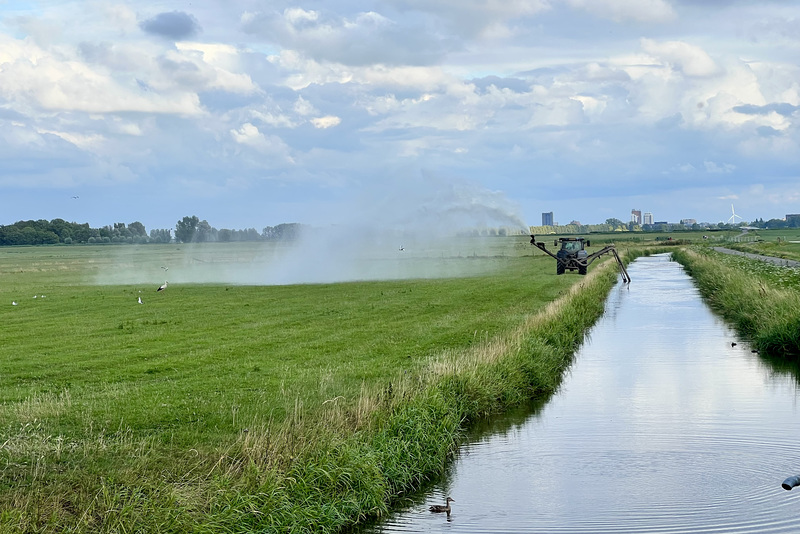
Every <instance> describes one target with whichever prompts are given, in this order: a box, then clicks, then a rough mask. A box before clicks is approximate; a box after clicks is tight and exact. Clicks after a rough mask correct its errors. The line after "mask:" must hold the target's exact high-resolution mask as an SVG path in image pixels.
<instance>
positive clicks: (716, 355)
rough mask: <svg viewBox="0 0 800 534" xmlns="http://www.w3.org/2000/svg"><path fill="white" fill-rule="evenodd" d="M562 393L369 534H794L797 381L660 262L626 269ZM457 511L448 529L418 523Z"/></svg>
mask: <svg viewBox="0 0 800 534" xmlns="http://www.w3.org/2000/svg"><path fill="white" fill-rule="evenodd" d="M628 270H629V273H630V275H631V277H632V279H633V283H631V284H630V286H625V285H623V284H618V285H617V286H616V287H615V288H614V289H613V290H612V292H611V294H610V295H609V299H608V302H607V305H606V312H605V314H604V316H603V317H602V319H601V320H600V321H598V323H597V324H596V325H595V327H594V328H593V329H592V330H591V331H590V333H589V335H588V337H587V339H586V342H585V343H584V345H583V347H582V348H581V350H580V352H579V353H578V354H577V355H576V358H575V362H574V364H573V366H572V367H571V368H570V370H569V371H568V373H567V375H566V376H565V379H564V382H563V385H562V387H561V388H560V390H559V391H558V392H557V393H556V394H555V395H554V396H553V397H551V398H550V399H548V400H547V401H546V402H544V403H543V404H541V405H539V406H533V407H529V408H528V409H527V411H526V412H524V413H514V414H509V415H508V416H505V417H503V418H499V419H496V420H493V421H491V422H489V423H487V426H486V428H483V429H478V430H477V431H476V433H475V435H474V436H473V439H472V440H470V441H469V443H467V444H465V445H464V446H463V447H462V449H461V451H460V453H459V456H458V458H457V459H456V460H455V461H454V463H453V465H452V467H451V469H450V471H449V473H448V474H447V476H445V477H444V478H443V479H442V480H441V481H439V482H438V483H437V484H436V485H435V486H433V487H431V488H430V489H429V491H428V492H426V493H425V494H423V495H419V496H417V497H415V498H414V499H413V500H411V501H409V505H408V506H407V508H406V509H404V510H402V511H400V512H398V513H397V514H396V515H393V516H391V517H389V518H387V519H386V520H385V521H383V522H382V523H381V524H379V525H377V526H374V527H371V528H369V529H368V530H367V531H366V532H370V533H399V532H449V533H487V534H499V533H523V532H524V533H539V532H541V533H545V532H546V533H567V532H569V533H581V532H582V533H604V532H620V533H639V532H641V533H644V532H647V533H701V532H702V533H729V532H747V533H773V532H798V531H799V530H800V526H798V524H799V522H800V488H796V489H795V490H794V491H786V490H784V489H782V488H781V482H782V481H783V480H784V479H785V478H786V477H787V476H789V475H795V474H800V416H799V415H798V386H797V379H796V378H795V377H796V373H795V372H793V371H780V370H777V369H776V368H775V367H773V366H772V365H770V364H768V363H766V362H765V361H764V360H763V359H762V358H760V356H759V355H758V354H755V353H753V352H751V350H750V347H749V346H748V345H747V343H746V342H744V341H742V340H740V339H737V336H736V334H735V333H734V332H733V331H732V330H731V329H730V328H728V327H727V326H726V325H725V324H724V323H723V322H722V321H721V320H720V319H719V318H717V317H716V316H715V315H714V314H713V313H712V312H711V311H710V310H709V309H708V308H707V307H706V305H705V304H704V303H703V302H702V300H701V298H700V295H699V293H698V292H697V290H696V289H695V287H694V286H693V284H692V280H691V279H690V278H689V277H688V276H687V275H686V274H685V273H684V271H683V269H682V267H681V266H680V265H679V264H678V263H676V262H673V261H671V260H670V259H669V257H668V256H665V255H659V256H651V257H646V258H640V259H638V260H636V261H635V262H633V263H632V264H631V265H630V266H629V269H628ZM447 496H451V497H452V498H453V499H455V502H454V503H453V504H452V513H451V515H450V517H449V518H448V516H446V515H445V514H434V513H431V512H429V511H428V509H427V508H428V506H430V505H431V504H438V503H444V500H445V498H446V497H447Z"/></svg>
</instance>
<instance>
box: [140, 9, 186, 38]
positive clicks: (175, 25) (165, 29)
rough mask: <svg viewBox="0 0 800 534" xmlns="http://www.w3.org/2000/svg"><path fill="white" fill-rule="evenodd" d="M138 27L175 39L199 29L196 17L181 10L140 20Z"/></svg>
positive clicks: (184, 36) (150, 32)
mask: <svg viewBox="0 0 800 534" xmlns="http://www.w3.org/2000/svg"><path fill="white" fill-rule="evenodd" d="M139 27H140V28H141V29H142V30H143V31H145V32H147V33H149V34H152V35H158V36H159V37H166V38H167V39H175V40H180V39H185V38H187V37H191V36H192V35H195V34H196V33H198V32H199V31H200V25H199V24H198V23H197V19H196V18H194V17H193V16H192V15H189V14H188V13H184V12H183V11H169V12H164V13H159V14H158V15H156V16H155V17H153V18H149V19H147V20H143V21H142V22H140V23H139Z"/></svg>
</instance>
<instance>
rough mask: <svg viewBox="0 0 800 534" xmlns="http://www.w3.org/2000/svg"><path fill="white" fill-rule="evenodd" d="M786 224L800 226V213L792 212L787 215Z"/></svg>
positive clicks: (793, 226)
mask: <svg viewBox="0 0 800 534" xmlns="http://www.w3.org/2000/svg"><path fill="white" fill-rule="evenodd" d="M786 226H790V227H792V228H800V213H790V214H788V215H786Z"/></svg>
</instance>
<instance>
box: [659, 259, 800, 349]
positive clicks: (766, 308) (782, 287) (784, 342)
mask: <svg viewBox="0 0 800 534" xmlns="http://www.w3.org/2000/svg"><path fill="white" fill-rule="evenodd" d="M673 257H674V258H675V259H676V260H677V261H679V262H680V263H681V264H682V265H683V266H684V268H685V269H686V271H687V272H688V273H689V274H690V275H691V276H692V278H693V279H694V280H695V281H696V283H697V286H698V288H699V290H700V292H701V294H702V295H703V297H704V298H705V299H706V301H707V302H708V303H709V305H710V306H711V307H712V308H713V309H714V310H716V311H717V312H718V313H720V314H721V315H722V316H723V317H724V318H725V319H726V320H727V321H728V322H730V323H731V324H732V325H733V326H734V327H735V328H736V330H737V331H738V332H739V333H740V334H741V335H742V336H743V337H744V338H746V339H748V340H749V341H750V342H751V344H752V345H753V346H754V348H755V349H756V350H758V351H759V352H761V353H764V354H766V355H770V356H775V357H779V358H783V359H786V360H792V361H798V360H800V276H798V271H796V270H793V269H787V268H785V267H779V266H774V265H771V264H767V263H764V262H761V261H758V260H750V259H747V258H743V257H740V256H731V255H726V254H721V253H716V252H713V251H711V250H709V249H706V248H696V249H682V250H678V251H675V252H673Z"/></svg>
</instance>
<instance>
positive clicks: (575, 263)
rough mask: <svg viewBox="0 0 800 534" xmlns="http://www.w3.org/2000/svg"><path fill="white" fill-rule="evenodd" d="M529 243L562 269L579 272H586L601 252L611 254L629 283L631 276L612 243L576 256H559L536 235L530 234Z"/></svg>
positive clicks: (623, 277)
mask: <svg viewBox="0 0 800 534" xmlns="http://www.w3.org/2000/svg"><path fill="white" fill-rule="evenodd" d="M581 241H582V239H581ZM531 244H532V245H536V246H537V247H538V248H539V249H541V250H542V251H543V252H546V253H547V254H548V255H550V256H552V257H553V258H554V259H555V260H556V261H557V262H558V263H559V264H560V265H561V266H562V267H563V268H564V269H578V270H579V272H580V273H581V274H586V268H587V267H588V266H589V265H590V264H591V263H592V262H593V261H594V260H596V259H597V258H599V257H600V256H602V255H603V254H613V255H614V258H615V259H616V260H617V265H619V272H620V274H621V275H622V281H623V282H625V283H630V281H631V277H630V275H628V271H627V270H626V269H625V264H624V263H622V259H621V258H620V257H619V254H618V253H617V248H616V247H615V246H614V245H607V246H605V247H603V248H601V249H600V250H598V251H597V252H593V253H592V254H588V255H586V256H585V257H577V256H574V255H570V256H567V257H559V256H557V255H555V254H553V253H552V252H550V251H549V250H547V248H546V247H545V244H544V243H542V242H541V241H536V237H535V236H533V235H532V236H531ZM587 244H588V241H587ZM562 272H563V270H562Z"/></svg>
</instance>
